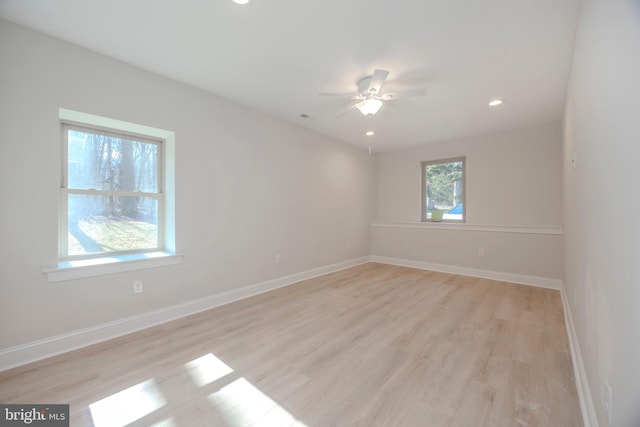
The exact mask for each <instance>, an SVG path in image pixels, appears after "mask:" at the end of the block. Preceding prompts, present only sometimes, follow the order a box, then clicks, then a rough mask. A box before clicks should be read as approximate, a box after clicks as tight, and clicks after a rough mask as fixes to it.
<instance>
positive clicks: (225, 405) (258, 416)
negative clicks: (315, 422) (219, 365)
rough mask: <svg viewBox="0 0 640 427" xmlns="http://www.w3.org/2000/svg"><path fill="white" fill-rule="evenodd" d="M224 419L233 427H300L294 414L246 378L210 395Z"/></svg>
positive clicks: (303, 426)
mask: <svg viewBox="0 0 640 427" xmlns="http://www.w3.org/2000/svg"><path fill="white" fill-rule="evenodd" d="M209 399H211V401H212V402H213V403H214V404H215V405H216V407H217V408H218V409H219V410H220V412H221V414H222V417H223V418H224V420H225V421H226V422H227V423H228V424H229V425H232V426H245V425H251V426H291V425H295V426H299V427H305V425H304V424H302V423H300V422H299V421H297V420H296V419H295V418H294V417H293V415H291V414H290V413H288V412H287V411H285V410H284V409H283V408H282V407H281V406H280V405H278V404H277V403H276V402H274V401H273V400H272V399H270V398H269V397H268V396H267V395H265V394H264V393H263V392H261V391H260V390H258V389H257V388H256V387H255V386H254V385H253V384H251V383H250V382H249V381H247V380H246V379H244V378H238V379H237V380H235V381H233V382H232V383H230V384H228V385H226V386H224V387H222V388H221V389H220V390H219V391H217V392H215V393H212V394H211V395H209Z"/></svg>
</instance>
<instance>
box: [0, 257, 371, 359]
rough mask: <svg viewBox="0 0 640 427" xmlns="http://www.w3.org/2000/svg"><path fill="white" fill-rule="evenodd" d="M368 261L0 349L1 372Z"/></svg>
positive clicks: (345, 263)
mask: <svg viewBox="0 0 640 427" xmlns="http://www.w3.org/2000/svg"><path fill="white" fill-rule="evenodd" d="M369 261H370V258H369V257H368V256H367V257H362V258H356V259H352V260H348V261H343V262H339V263H336V264H331V265H326V266H323V267H318V268H314V269H311V270H307V271H303V272H300V273H295V274H291V275H288V276H284V277H279V278H276V279H272V280H267V281H265V282H261V283H257V284H254V285H250V286H245V287H243V288H240V289H236V290H233V291H228V292H223V293H220V294H216V295H211V296H208V297H204V298H200V299H197V300H194V301H189V302H186V303H182V304H177V305H173V306H170V307H166V308H161V309H159V310H154V311H150V312H147V313H143V314H140V315H137V316H131V317H127V318H124V319H119V320H115V321H113V322H108V323H103V324H101V325H96V326H92V327H90V328H85V329H80V330H77V331H72V332H69V333H65V334H61V335H56V336H53V337H50V338H45V339H41V340H37V341H32V342H29V343H26V344H22V345H18V346H15V347H10V348H7V349H4V350H0V372H1V371H4V370H7V369H11V368H15V367H17V366H21V365H25V364H27V363H31V362H35V361H38V360H42V359H46V358H48V357H51V356H55V355H58V354H62V353H66V352H68V351H71V350H76V349H78V348H82V347H86V346H89V345H92V344H96V343H99V342H102V341H106V340H109V339H113V338H117V337H120V336H123V335H126V334H130V333H132V332H136V331H139V330H142V329H145V328H149V327H151V326H156V325H159V324H161V323H165V322H169V321H171V320H175V319H179V318H181V317H185V316H189V315H192V314H196V313H199V312H201V311H205V310H209V309H211V308H214V307H218V306H220V305H224V304H228V303H230V302H233V301H237V300H240V299H243V298H247V297H250V296H253V295H257V294H261V293H264V292H268V291H271V290H274V289H278V288H281V287H284V286H288V285H292V284H294V283H297V282H300V281H302V280H307V279H312V278H314V277H318V276H322V275H323V274H328V273H333V272H336V271H340V270H344V269H346V268H349V267H354V266H356V265H360V264H365V263H367V262H369Z"/></svg>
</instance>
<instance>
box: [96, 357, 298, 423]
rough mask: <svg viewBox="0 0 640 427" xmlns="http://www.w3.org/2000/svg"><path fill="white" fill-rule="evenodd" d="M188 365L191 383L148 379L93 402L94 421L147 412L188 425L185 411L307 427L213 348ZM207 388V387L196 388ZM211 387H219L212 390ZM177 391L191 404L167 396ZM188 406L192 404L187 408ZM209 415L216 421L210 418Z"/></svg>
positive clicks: (124, 419) (149, 418)
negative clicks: (172, 400)
mask: <svg viewBox="0 0 640 427" xmlns="http://www.w3.org/2000/svg"><path fill="white" fill-rule="evenodd" d="M184 368H185V371H184V372H185V374H186V375H185V376H184V380H185V381H186V383H185V382H182V383H181V384H182V385H184V386H180V387H178V388H179V389H178V390H176V389H175V383H174V386H173V387H174V389H167V390H165V392H166V394H163V393H162V390H161V388H162V386H163V385H166V384H165V382H163V381H161V380H158V381H159V382H157V381H156V380H155V379H149V380H147V381H144V382H141V383H139V384H136V385H134V386H132V387H129V388H127V389H125V390H122V391H120V392H117V393H115V394H112V395H110V396H108V397H106V398H104V399H102V400H99V401H97V402H94V403H92V404H90V405H89V410H90V413H91V417H92V419H93V423H94V426H95V427H115V426H126V425H128V424H130V423H133V422H135V421H137V420H140V419H142V418H144V417H146V418H145V420H144V422H145V423H146V422H148V425H152V426H154V427H178V426H180V425H181V424H183V423H182V422H181V415H185V413H186V414H187V417H188V418H189V417H191V416H192V415H195V418H191V421H194V420H197V421H198V422H207V421H211V422H216V421H218V422H219V421H222V422H223V423H224V425H225V426H228V427H235V426H248V425H251V426H254V427H255V426H269V427H275V426H287V427H306V426H305V424H303V423H301V422H299V421H298V420H296V419H295V417H294V416H293V415H291V414H290V413H289V412H287V411H286V410H285V409H284V408H282V407H281V406H280V405H279V404H278V403H277V402H275V401H274V400H273V399H271V398H269V397H268V396H267V395H266V394H264V393H263V392H262V391H260V390H259V389H258V388H256V387H255V386H254V385H253V384H251V383H250V382H249V381H248V380H247V379H246V378H244V377H240V375H239V374H238V373H235V372H234V370H233V369H232V368H231V367H230V366H229V365H227V364H226V363H224V362H223V361H222V360H220V359H219V358H218V357H216V356H215V355H213V354H212V353H207V354H205V355H204V356H201V357H199V358H197V359H194V360H191V361H189V362H187V363H185V364H184ZM216 382H218V384H216ZM169 387H171V386H170V385H169ZM202 387H206V388H205V389H204V390H202V391H201V392H200V393H197V392H196V391H197V390H198V389H199V388H202ZM205 390H206V391H205ZM212 390H217V391H215V392H213V393H211V391H212ZM175 393H179V394H185V393H186V394H187V395H188V396H189V403H188V404H187V405H186V406H185V403H184V402H183V403H182V404H180V403H177V405H181V407H180V408H177V407H176V408H174V407H172V405H171V402H167V400H166V398H165V395H169V396H171V395H174V394H175ZM161 408H162V411H159V410H160V409H161ZM186 408H189V409H187V410H186V412H185V409H186ZM156 411H159V412H156ZM177 411H178V412H177ZM194 411H195V412H194ZM154 413H155V414H154ZM208 417H211V418H214V419H216V420H213V419H210V420H208ZM154 418H155V420H154ZM156 420H157V421H156ZM182 421H186V420H182Z"/></svg>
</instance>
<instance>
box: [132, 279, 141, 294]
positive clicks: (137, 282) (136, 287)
mask: <svg viewBox="0 0 640 427" xmlns="http://www.w3.org/2000/svg"><path fill="white" fill-rule="evenodd" d="M133 293H134V294H141V293H142V280H134V281H133Z"/></svg>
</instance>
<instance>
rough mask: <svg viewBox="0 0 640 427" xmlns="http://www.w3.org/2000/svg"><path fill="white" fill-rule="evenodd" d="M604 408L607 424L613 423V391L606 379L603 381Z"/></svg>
mask: <svg viewBox="0 0 640 427" xmlns="http://www.w3.org/2000/svg"><path fill="white" fill-rule="evenodd" d="M604 410H605V411H606V412H607V421H608V425H609V426H611V425H613V393H612V392H611V386H610V385H609V381H607V380H605V382H604Z"/></svg>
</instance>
